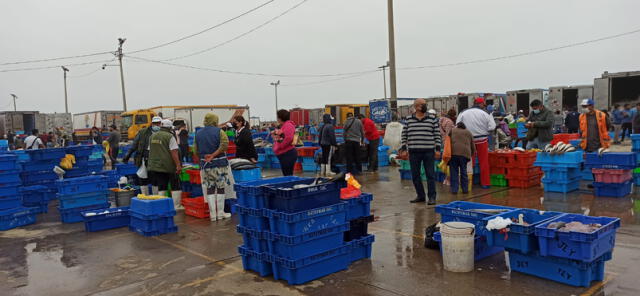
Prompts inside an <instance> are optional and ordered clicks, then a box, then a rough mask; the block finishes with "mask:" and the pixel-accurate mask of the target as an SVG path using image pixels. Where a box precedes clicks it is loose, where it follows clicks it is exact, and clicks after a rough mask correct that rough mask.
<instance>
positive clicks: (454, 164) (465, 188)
mask: <svg viewBox="0 0 640 296" xmlns="http://www.w3.org/2000/svg"><path fill="white" fill-rule="evenodd" d="M468 162H469V159H468V158H466V157H464V156H459V155H452V156H451V160H449V173H450V175H451V179H450V181H451V192H452V193H458V188H459V187H462V192H464V193H467V192H469V176H468V175H467V163H468ZM458 181H459V182H458Z"/></svg>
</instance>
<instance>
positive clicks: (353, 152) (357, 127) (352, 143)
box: [344, 113, 364, 175]
mask: <svg viewBox="0 0 640 296" xmlns="http://www.w3.org/2000/svg"><path fill="white" fill-rule="evenodd" d="M363 143H364V129H363V127H362V122H361V121H360V120H358V119H357V118H355V117H353V113H347V121H346V122H345V123H344V146H345V150H346V158H347V172H348V173H351V174H353V175H358V174H360V172H361V171H362V167H360V146H362V144H363Z"/></svg>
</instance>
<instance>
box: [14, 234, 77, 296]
mask: <svg viewBox="0 0 640 296" xmlns="http://www.w3.org/2000/svg"><path fill="white" fill-rule="evenodd" d="M24 248H25V250H26V262H27V280H28V285H26V286H24V287H21V288H19V289H18V290H17V292H18V293H17V294H20V295H37V294H39V293H41V292H42V291H48V294H50V295H53V294H65V293H66V294H68V293H69V292H70V291H77V290H80V288H82V287H83V283H84V280H83V277H82V274H81V268H80V266H72V267H67V265H68V264H65V263H64V262H63V252H64V251H63V250H62V248H60V247H55V248H47V249H46V250H38V248H37V243H28V244H27V245H26V246H25V247H24Z"/></svg>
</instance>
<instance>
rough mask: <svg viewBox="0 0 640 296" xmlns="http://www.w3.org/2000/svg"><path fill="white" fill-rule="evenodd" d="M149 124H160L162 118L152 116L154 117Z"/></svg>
mask: <svg viewBox="0 0 640 296" xmlns="http://www.w3.org/2000/svg"><path fill="white" fill-rule="evenodd" d="M151 122H152V123H157V122H162V117H160V116H154V117H153V118H152V119H151Z"/></svg>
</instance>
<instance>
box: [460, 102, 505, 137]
mask: <svg viewBox="0 0 640 296" xmlns="http://www.w3.org/2000/svg"><path fill="white" fill-rule="evenodd" d="M461 121H462V123H464V125H465V126H466V128H467V130H469V131H470V132H471V134H472V135H473V139H474V140H481V139H486V138H487V137H488V136H489V133H491V132H493V131H494V130H495V129H496V121H495V120H494V119H493V116H491V114H489V113H487V112H486V111H484V110H482V109H480V108H476V107H474V108H469V109H467V110H464V111H462V113H460V115H458V119H457V120H456V124H458V123H459V122H461Z"/></svg>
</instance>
